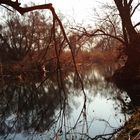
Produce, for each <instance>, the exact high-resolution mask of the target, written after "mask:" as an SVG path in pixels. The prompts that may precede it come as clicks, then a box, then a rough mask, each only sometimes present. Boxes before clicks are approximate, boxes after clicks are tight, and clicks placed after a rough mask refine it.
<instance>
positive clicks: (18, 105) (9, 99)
mask: <svg viewBox="0 0 140 140" xmlns="http://www.w3.org/2000/svg"><path fill="white" fill-rule="evenodd" d="M45 89H46V88H43V86H41V87H40V88H37V87H36V85H35V84H30V85H26V84H20V85H18V84H10V85H6V86H4V87H3V88H2V89H1V93H0V98H1V105H0V106H1V107H0V112H1V113H0V114H1V117H0V120H1V131H0V132H1V134H2V135H6V134H7V132H9V133H19V132H22V131H27V132H29V131H34V130H36V131H39V132H43V131H45V130H46V128H47V129H49V127H50V126H51V122H52V121H53V120H54V118H53V115H54V110H55V109H56V108H57V106H58V105H59V102H60V98H61V96H60V95H59V96H58V89H55V87H54V86H53V85H52V84H50V86H49V87H48V88H47V89H46V90H45ZM13 115H14V117H12V116H13ZM8 118H9V119H11V120H9V121H8ZM7 123H8V124H7Z"/></svg>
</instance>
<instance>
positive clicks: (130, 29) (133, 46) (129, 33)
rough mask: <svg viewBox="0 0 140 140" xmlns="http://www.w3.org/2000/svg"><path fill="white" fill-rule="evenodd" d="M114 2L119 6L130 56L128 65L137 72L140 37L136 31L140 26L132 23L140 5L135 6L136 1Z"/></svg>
mask: <svg viewBox="0 0 140 140" xmlns="http://www.w3.org/2000/svg"><path fill="white" fill-rule="evenodd" d="M114 2H115V4H116V6H117V9H118V11H119V15H120V18H121V21H122V29H123V35H124V40H125V46H126V54H127V56H128V61H127V63H126V65H127V67H129V68H130V69H131V70H133V71H134V72H135V70H136V69H137V68H138V66H139V56H140V55H139V54H140V46H139V44H140V36H139V33H138V31H137V30H136V27H137V26H138V25H139V23H137V24H136V25H134V24H133V23H132V16H133V14H134V13H135V11H136V9H137V8H138V7H139V5H140V3H139V2H137V5H135V4H134V0H119V1H118V0H114ZM134 5H135V6H134Z"/></svg>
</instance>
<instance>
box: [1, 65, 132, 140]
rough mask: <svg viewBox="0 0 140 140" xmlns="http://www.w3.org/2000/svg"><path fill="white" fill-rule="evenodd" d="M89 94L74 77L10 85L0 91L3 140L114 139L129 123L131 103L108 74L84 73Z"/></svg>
mask: <svg viewBox="0 0 140 140" xmlns="http://www.w3.org/2000/svg"><path fill="white" fill-rule="evenodd" d="M80 73H81V77H82V81H83V84H84V91H85V92H84V93H83V90H82V89H81V83H80V82H79V80H78V77H77V75H76V74H75V73H74V72H69V73H63V77H62V78H63V79H62V80H63V81H64V82H63V89H60V87H59V86H58V84H57V80H56V79H55V77H57V76H56V75H55V74H53V75H54V77H53V76H50V77H48V78H47V79H46V80H45V82H43V83H31V82H30V83H25V82H8V83H5V84H3V85H1V88H0V99H1V100H0V128H1V129H0V136H1V139H7V140H9V139H14V140H19V139H20V140H26V139H27V140H29V139H34V140H39V139H43V140H50V139H56V140H58V139H64V140H65V139H92V138H99V137H112V134H110V133H112V132H114V131H116V130H117V129H118V128H119V127H120V126H121V125H123V123H124V122H125V120H126V119H127V117H128V114H129V113H130V112H129V111H130V110H129V108H128V107H129V102H130V99H129V97H128V96H127V94H126V93H125V92H121V91H120V90H119V89H117V88H116V87H115V86H114V85H113V84H112V83H107V82H106V81H105V79H104V74H103V73H102V70H101V69H99V68H97V67H95V66H94V67H93V68H90V69H88V70H87V69H86V70H85V69H81V71H80Z"/></svg>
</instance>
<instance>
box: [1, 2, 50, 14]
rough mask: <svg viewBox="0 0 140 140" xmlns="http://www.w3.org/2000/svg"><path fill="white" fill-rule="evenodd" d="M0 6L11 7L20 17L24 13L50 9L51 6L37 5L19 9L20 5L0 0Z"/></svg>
mask: <svg viewBox="0 0 140 140" xmlns="http://www.w3.org/2000/svg"><path fill="white" fill-rule="evenodd" d="M0 4H5V5H7V6H10V7H12V8H13V9H15V10H16V11H18V12H19V13H20V14H21V15H23V14H24V13H26V12H30V11H34V10H39V9H49V10H51V9H52V4H51V3H48V4H43V5H37V6H31V7H21V6H20V3H17V2H14V1H10V0H0Z"/></svg>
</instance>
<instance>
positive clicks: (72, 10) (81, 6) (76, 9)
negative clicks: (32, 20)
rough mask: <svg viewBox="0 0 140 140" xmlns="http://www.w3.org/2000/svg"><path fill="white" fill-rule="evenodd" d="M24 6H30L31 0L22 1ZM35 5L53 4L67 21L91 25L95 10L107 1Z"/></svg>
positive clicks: (41, 0) (63, 0)
mask: <svg viewBox="0 0 140 140" xmlns="http://www.w3.org/2000/svg"><path fill="white" fill-rule="evenodd" d="M109 1H112V0H109ZM20 2H21V3H22V4H28V3H29V2H30V1H29V0H20ZM32 2H33V3H35V4H44V3H52V4H53V6H54V8H55V9H56V11H57V12H60V13H62V15H64V16H65V17H66V18H67V19H70V20H75V22H76V23H83V24H85V23H86V24H88V22H89V24H91V22H92V21H91V19H92V16H93V15H92V14H93V9H95V8H98V9H99V8H100V6H101V3H104V2H106V0H104V1H102V0H32Z"/></svg>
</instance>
